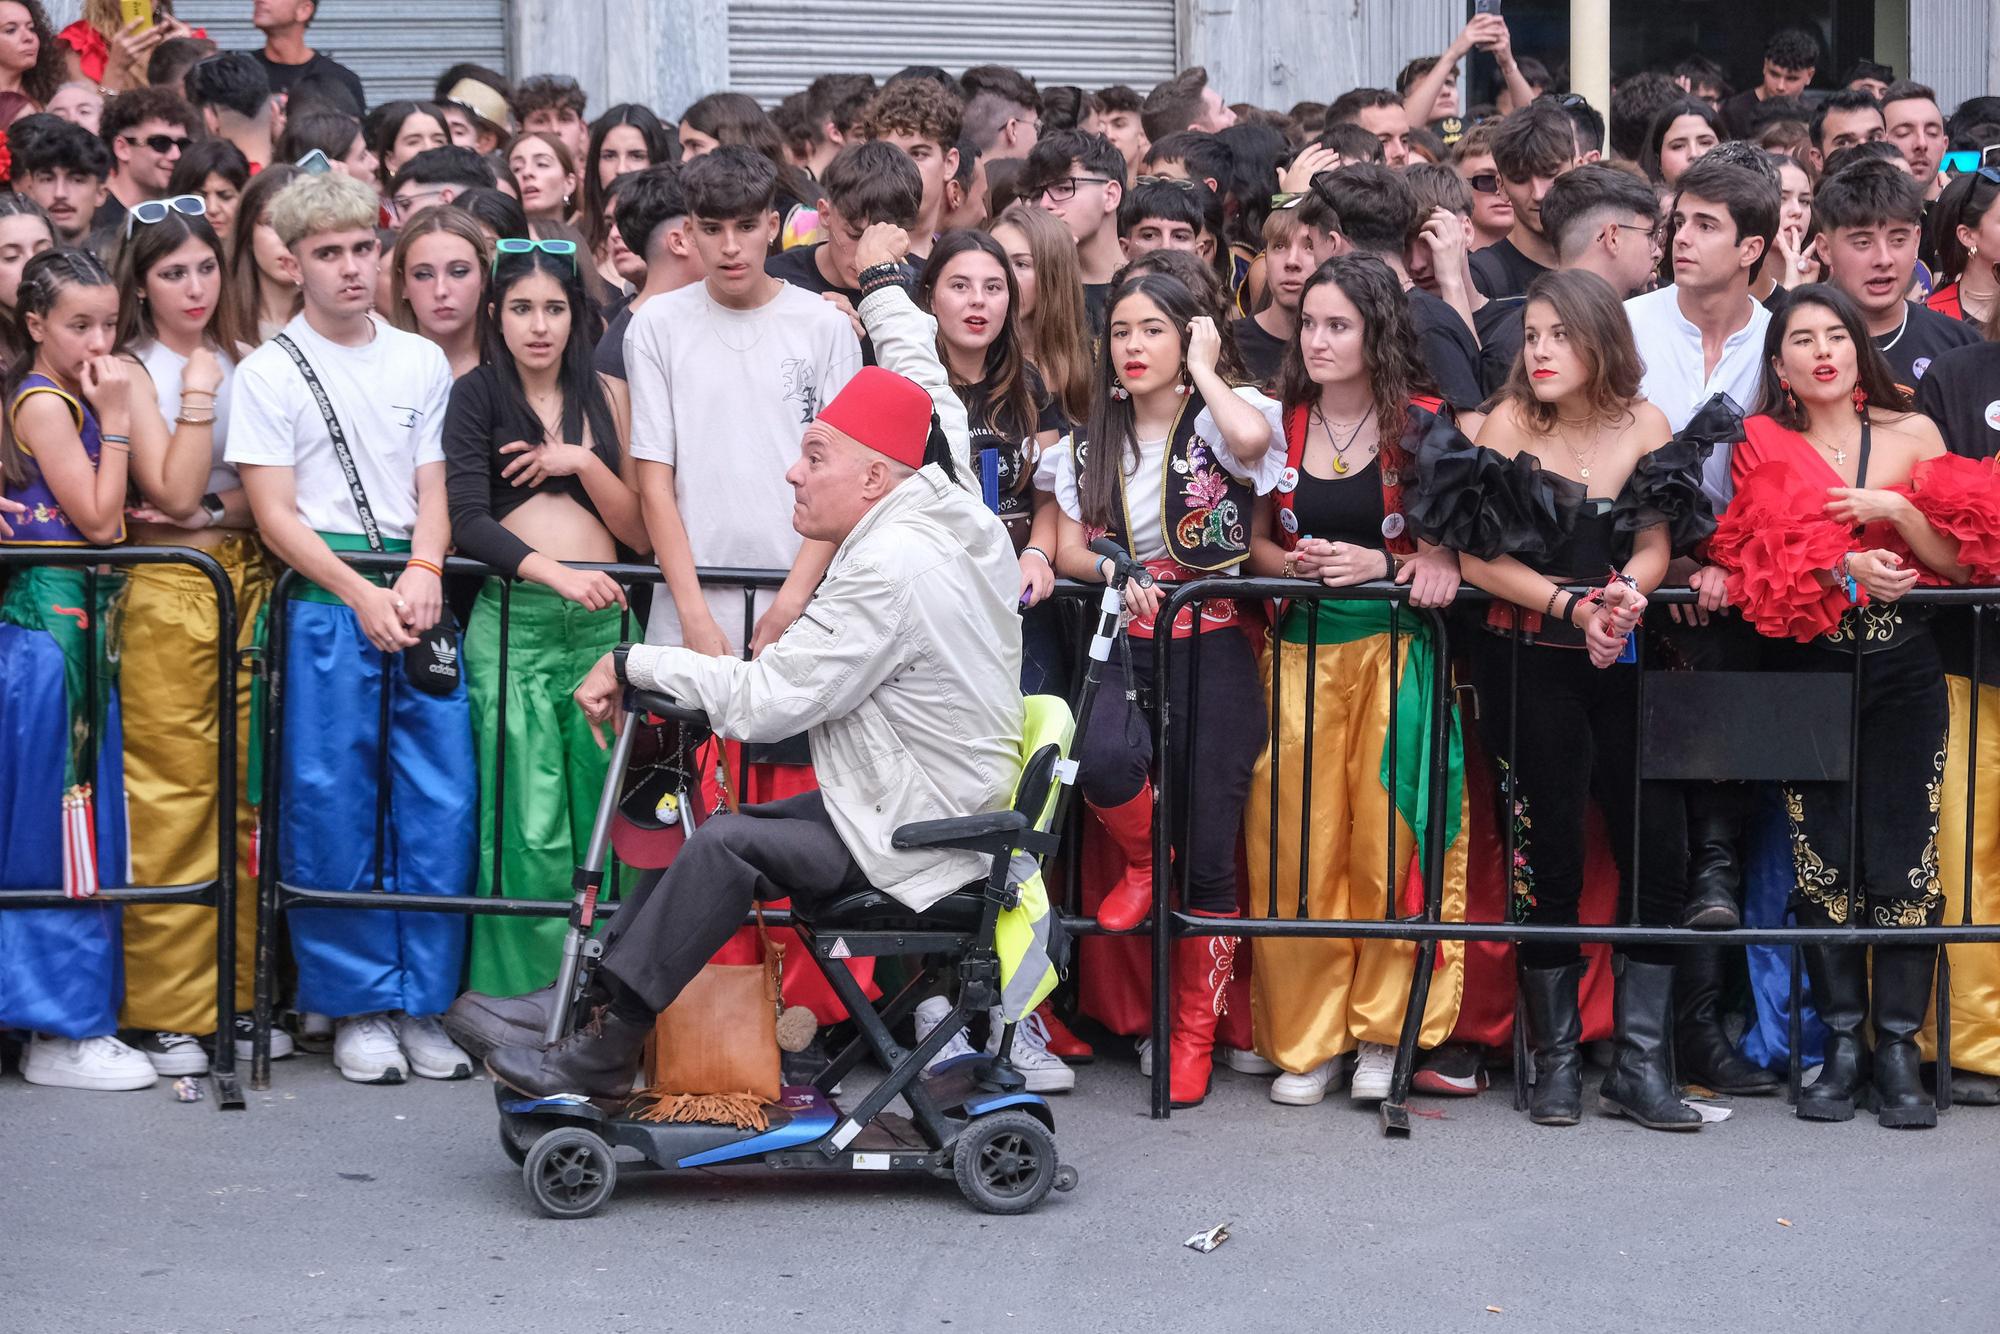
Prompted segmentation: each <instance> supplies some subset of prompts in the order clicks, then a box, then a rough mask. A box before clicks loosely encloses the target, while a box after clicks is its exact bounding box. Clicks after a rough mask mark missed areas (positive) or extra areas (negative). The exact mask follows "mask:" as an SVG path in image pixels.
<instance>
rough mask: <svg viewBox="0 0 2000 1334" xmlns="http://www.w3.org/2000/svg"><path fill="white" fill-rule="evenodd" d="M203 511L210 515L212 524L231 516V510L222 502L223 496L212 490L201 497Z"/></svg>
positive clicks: (209, 518) (209, 519) (209, 520)
mask: <svg viewBox="0 0 2000 1334" xmlns="http://www.w3.org/2000/svg"><path fill="white" fill-rule="evenodd" d="M201 512H202V513H203V514H206V515H207V516H208V522H209V524H210V525H211V526H213V525H215V524H219V523H221V522H222V521H223V520H224V519H226V518H228V517H229V511H228V510H227V509H226V508H224V506H223V504H222V497H221V496H218V495H216V494H215V492H213V491H211V492H209V493H208V494H207V495H205V496H203V497H202V498H201Z"/></svg>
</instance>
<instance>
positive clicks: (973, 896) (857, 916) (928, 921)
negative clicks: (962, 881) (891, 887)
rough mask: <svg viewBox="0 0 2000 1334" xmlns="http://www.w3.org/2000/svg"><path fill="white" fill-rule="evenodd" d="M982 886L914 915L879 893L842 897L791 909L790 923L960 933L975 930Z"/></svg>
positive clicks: (819, 927) (827, 927)
mask: <svg viewBox="0 0 2000 1334" xmlns="http://www.w3.org/2000/svg"><path fill="white" fill-rule="evenodd" d="M985 890H986V882H985V881H983V880H981V881H976V882H974V883H973V884H970V885H967V886H966V887H965V888H963V889H960V890H957V891H955V892H954V893H950V894H947V895H945V896H944V897H943V898H941V899H939V900H938V901H937V902H936V903H933V904H932V905H931V906H930V907H928V908H926V909H924V910H923V911H922V912H918V911H917V910H916V909H914V908H912V907H910V906H909V905H908V904H906V903H904V902H902V901H901V900H900V899H896V898H892V897H891V896H889V895H887V894H884V893H883V892H882V891H881V890H879V889H865V890H862V891H860V892H859V893H855V894H844V895H842V896H841V897H840V898H837V899H833V900H831V901H829V902H827V903H821V904H816V905H813V906H811V907H806V906H804V905H801V904H796V903H795V904H793V905H792V916H793V918H794V920H797V921H800V922H802V923H803V924H805V925H806V926H809V927H811V928H813V929H814V930H820V931H824V930H830V929H832V928H835V927H838V928H840V929H842V930H846V931H963V932H966V933H967V934H970V933H972V932H975V931H977V930H978V929H979V914H980V910H981V909H982V908H984V906H985V903H986V897H985Z"/></svg>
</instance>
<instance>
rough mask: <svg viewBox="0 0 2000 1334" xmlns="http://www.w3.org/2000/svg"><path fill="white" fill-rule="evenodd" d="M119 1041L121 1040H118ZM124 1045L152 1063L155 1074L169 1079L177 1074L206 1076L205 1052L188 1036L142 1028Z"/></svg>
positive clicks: (131, 1035)
mask: <svg viewBox="0 0 2000 1334" xmlns="http://www.w3.org/2000/svg"><path fill="white" fill-rule="evenodd" d="M121 1040H123V1039H121ZM124 1041H125V1045H126V1046H128V1047H130V1048H132V1049H133V1050H134V1051H136V1052H138V1053H139V1054H140V1055H141V1056H143V1057H145V1058H146V1060H147V1061H148V1062H150V1063H151V1064H152V1067H153V1070H154V1072H155V1073H156V1074H162V1075H165V1076H167V1077H168V1078H169V1079H172V1078H175V1077H177V1076H180V1075H205V1074H207V1073H208V1052H207V1051H206V1050H204V1049H203V1047H202V1045H201V1039H200V1038H198V1037H196V1036H195V1035H194V1034H192V1033H169V1032H167V1031H165V1030H164V1029H157V1030H156V1029H143V1030H141V1031H139V1032H135V1033H132V1034H130V1035H129V1040H124Z"/></svg>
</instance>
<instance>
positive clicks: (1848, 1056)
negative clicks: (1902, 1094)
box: [1793, 945, 1868, 1121]
mask: <svg viewBox="0 0 2000 1334" xmlns="http://www.w3.org/2000/svg"><path fill="white" fill-rule="evenodd" d="M1805 964H1806V976H1807V978H1808V979H1810V981H1811V982H1812V1003H1813V1009H1815V1010H1817V1011H1818V1012H1819V1018H1820V1022H1821V1023H1823V1024H1825V1025H1826V1030H1827V1031H1826V1060H1825V1062H1824V1063H1823V1064H1822V1065H1821V1066H1820V1069H1819V1078H1818V1079H1815V1080H1813V1082H1812V1083H1811V1084H1809V1085H1807V1086H1806V1087H1805V1088H1804V1089H1801V1090H1800V1091H1799V1103H1798V1106H1797V1107H1796V1108H1794V1109H1793V1110H1794V1111H1795V1112H1796V1114H1797V1115H1798V1116H1799V1117H1800V1118H1801V1119H1803V1120H1807V1121H1852V1120H1853V1119H1854V1100H1855V1098H1856V1097H1857V1096H1859V1095H1860V1093H1861V1091H1862V1089H1863V1088H1865V1087H1866V1086H1867V1082H1868V1048H1867V1045H1866V1044H1865V1043H1864V1042H1863V1041H1862V1036H1861V1026H1862V1024H1864V1023H1865V1022H1866V1021H1867V1018H1868V951H1867V950H1866V949H1863V948H1862V947H1861V946H1859V945H1809V946H1807V947H1806V950H1805Z"/></svg>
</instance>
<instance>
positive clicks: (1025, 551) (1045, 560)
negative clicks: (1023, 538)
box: [1021, 547, 1056, 570]
mask: <svg viewBox="0 0 2000 1334" xmlns="http://www.w3.org/2000/svg"><path fill="white" fill-rule="evenodd" d="M1030 551H1032V552H1034V553H1035V554H1036V555H1037V556H1040V557H1041V558H1042V564H1044V565H1046V566H1048V567H1049V568H1050V569H1051V570H1053V569H1055V567H1056V563H1055V562H1054V561H1052V560H1050V559H1049V553H1048V552H1046V551H1044V550H1042V549H1041V548H1040V547H1022V548H1021V554H1022V555H1023V556H1025V555H1027V554H1028V553H1029V552H1030Z"/></svg>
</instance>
